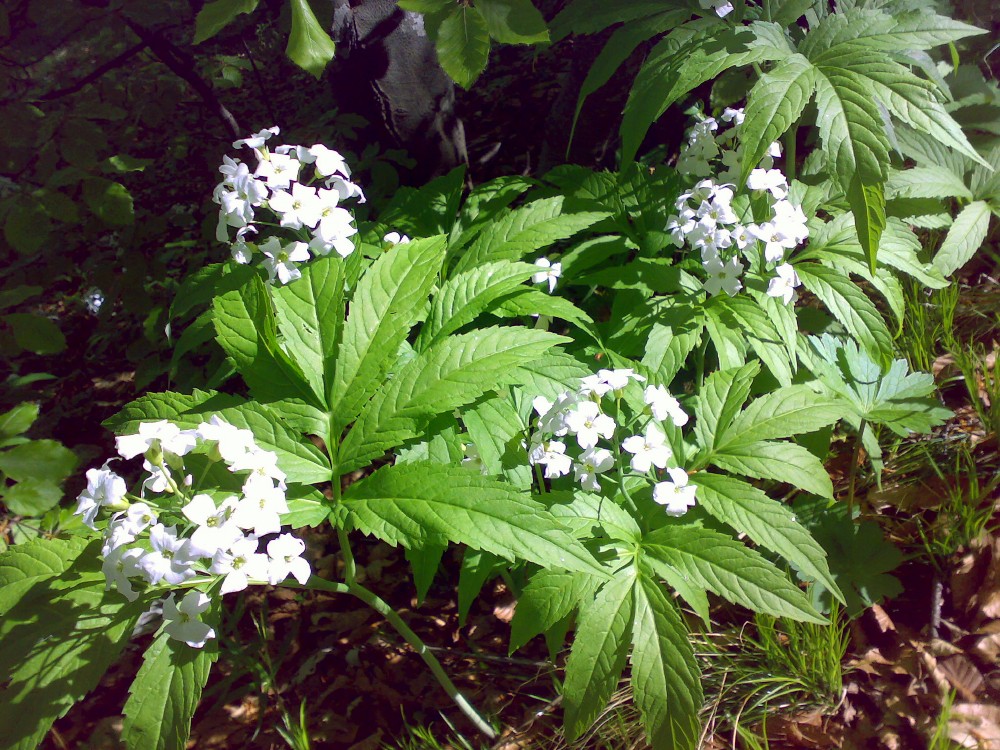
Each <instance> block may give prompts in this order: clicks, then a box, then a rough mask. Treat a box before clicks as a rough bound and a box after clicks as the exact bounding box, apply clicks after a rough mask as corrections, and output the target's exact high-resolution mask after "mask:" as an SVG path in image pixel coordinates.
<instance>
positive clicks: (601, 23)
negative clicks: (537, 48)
mask: <svg viewBox="0 0 1000 750" xmlns="http://www.w3.org/2000/svg"><path fill="white" fill-rule="evenodd" d="M662 10H663V3H662V2H661V1H660V0H617V2H615V3H613V4H610V3H608V2H606V0H575V2H572V3H569V4H568V5H567V6H566V7H565V8H564V9H563V10H562V11H561V12H560V13H559V15H558V16H556V18H555V19H554V20H553V21H552V36H553V38H554V40H559V39H561V38H562V37H564V36H566V35H568V34H570V33H573V34H594V33H597V32H599V31H603V30H604V29H606V28H609V27H611V26H613V25H615V24H617V23H628V22H629V21H635V20H637V19H645V18H648V17H650V16H655V15H656V14H658V13H660V12H661V11H662ZM690 15H691V13H690V12H688V13H687V16H690Z"/></svg>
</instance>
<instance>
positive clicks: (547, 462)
mask: <svg viewBox="0 0 1000 750" xmlns="http://www.w3.org/2000/svg"><path fill="white" fill-rule="evenodd" d="M528 460H529V461H530V462H531V463H532V464H541V465H542V466H544V467H545V478H546V479H554V478H555V477H561V476H565V475H566V474H569V471H570V469H571V468H572V467H573V462H572V460H571V459H570V457H569V456H567V455H566V445H565V444H564V443H560V442H559V441H558V440H546V441H538V442H537V443H536V444H535V445H534V446H533V447H532V449H531V452H530V453H529V455H528Z"/></svg>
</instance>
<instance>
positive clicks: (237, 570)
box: [209, 536, 267, 594]
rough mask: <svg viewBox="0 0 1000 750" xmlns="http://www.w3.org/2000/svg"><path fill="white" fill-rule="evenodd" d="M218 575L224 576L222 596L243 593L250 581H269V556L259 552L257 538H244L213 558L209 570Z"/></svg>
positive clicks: (218, 552)
mask: <svg viewBox="0 0 1000 750" xmlns="http://www.w3.org/2000/svg"><path fill="white" fill-rule="evenodd" d="M209 570H210V571H211V572H212V573H215V574H216V575H224V576H225V577H226V578H225V580H224V581H223V582H222V589H221V592H222V594H228V593H230V592H233V591H242V590H243V589H245V588H246V587H247V586H249V585H250V579H251V578H252V579H254V580H256V581H263V580H266V579H267V555H265V554H262V553H259V552H257V538H256V537H253V536H247V537H243V538H242V539H239V540H237V541H236V542H235V543H234V544H233V545H232V547H230V548H229V549H228V550H221V549H220V550H218V551H217V552H216V553H215V555H213V556H212V566H211V567H210V568H209Z"/></svg>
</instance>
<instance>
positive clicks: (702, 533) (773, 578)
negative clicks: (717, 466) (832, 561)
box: [642, 524, 825, 623]
mask: <svg viewBox="0 0 1000 750" xmlns="http://www.w3.org/2000/svg"><path fill="white" fill-rule="evenodd" d="M642 549H643V550H644V551H645V552H646V553H647V554H649V555H651V556H652V557H655V558H656V559H658V560H660V561H661V562H663V563H664V564H666V565H668V566H670V567H672V568H674V569H675V570H677V571H678V572H679V573H680V575H681V576H683V577H684V578H686V579H687V580H688V581H691V582H692V583H694V584H696V585H698V586H702V587H704V588H706V589H708V590H709V591H713V592H715V593H716V594H718V595H720V596H722V597H724V598H725V599H728V600H729V601H731V602H734V603H735V604H740V605H742V606H744V607H747V608H748V609H752V610H754V611H755V612H763V613H765V614H771V615H774V616H775V617H790V618H792V619H794V620H802V621H805V622H818V623H824V622H825V620H824V619H823V618H822V617H820V616H819V614H818V613H817V612H816V611H815V610H814V609H813V608H812V606H811V605H810V604H809V601H808V600H807V599H806V597H805V595H804V594H803V593H802V591H801V590H800V589H799V588H798V587H797V586H795V585H794V584H792V583H791V582H789V580H788V578H787V577H786V576H785V575H784V574H783V573H782V572H781V571H779V570H778V569H777V568H776V567H774V565H772V564H771V563H769V562H768V561H767V560H765V559H764V558H763V556H761V555H760V553H758V552H755V551H754V550H752V549H749V548H748V547H747V546H746V545H744V544H742V543H740V542H738V541H736V540H735V539H733V538H732V537H730V536H728V535H726V534H720V533H719V532H717V531H712V530H711V529H705V528H701V527H700V526H695V525H692V524H670V525H668V526H662V527H660V528H659V529H657V530H655V531H653V532H652V533H650V534H647V535H646V536H645V537H644V538H643V540H642Z"/></svg>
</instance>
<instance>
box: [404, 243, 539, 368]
mask: <svg viewBox="0 0 1000 750" xmlns="http://www.w3.org/2000/svg"><path fill="white" fill-rule="evenodd" d="M537 272H538V267H537V266H534V265H531V264H528V263H511V262H509V261H498V262H494V263H486V264H484V265H482V266H477V267H476V268H471V269H469V270H467V271H463V272H462V273H458V274H453V275H452V276H451V278H449V279H448V280H447V281H446V282H445V283H444V284H442V285H441V288H440V289H439V290H438V292H437V293H436V294H435V295H434V299H433V300H432V302H431V310H430V312H429V313H428V315H427V321H426V322H425V323H424V325H423V327H422V328H421V329H420V335H419V336H418V337H417V342H416V344H415V345H414V348H416V349H417V350H418V351H422V350H424V349H426V348H427V347H428V346H430V345H431V344H433V343H434V342H435V341H438V340H440V339H442V338H444V337H445V336H447V335H448V334H450V333H453V332H455V331H457V330H458V329H459V328H461V327H462V326H464V325H466V324H468V323H471V322H472V321H473V320H475V318H476V317H477V316H478V315H479V314H480V313H482V312H484V311H485V310H486V309H487V308H489V307H490V305H491V304H492V303H493V302H494V301H496V300H497V299H499V298H500V297H503V296H504V295H506V294H508V293H510V292H513V291H514V290H515V289H517V288H518V287H520V286H521V285H522V284H523V283H524V282H525V281H527V280H528V279H529V278H531V276H532V275H533V274H535V273H537Z"/></svg>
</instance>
